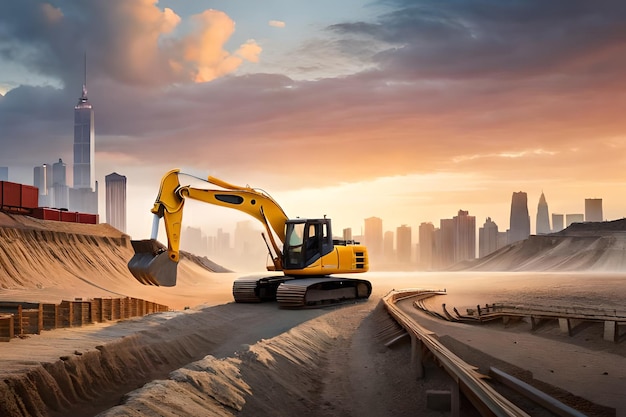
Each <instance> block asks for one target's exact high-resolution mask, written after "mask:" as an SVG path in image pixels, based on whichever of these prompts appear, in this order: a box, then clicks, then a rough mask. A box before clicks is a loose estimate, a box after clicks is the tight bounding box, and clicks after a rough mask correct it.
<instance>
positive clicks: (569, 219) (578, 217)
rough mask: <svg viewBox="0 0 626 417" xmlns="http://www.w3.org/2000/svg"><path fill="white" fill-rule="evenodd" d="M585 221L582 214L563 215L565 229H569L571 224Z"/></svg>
mask: <svg viewBox="0 0 626 417" xmlns="http://www.w3.org/2000/svg"><path fill="white" fill-rule="evenodd" d="M584 221H585V215H584V214H582V213H573V214H566V215H565V227H569V225H570V224H572V223H583V222H584Z"/></svg>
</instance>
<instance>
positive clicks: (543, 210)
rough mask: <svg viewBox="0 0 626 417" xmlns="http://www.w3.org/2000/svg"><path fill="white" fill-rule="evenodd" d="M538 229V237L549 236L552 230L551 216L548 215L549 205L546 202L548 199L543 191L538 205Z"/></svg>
mask: <svg viewBox="0 0 626 417" xmlns="http://www.w3.org/2000/svg"><path fill="white" fill-rule="evenodd" d="M536 229H537V230H536V234H538V235H545V234H548V233H550V231H551V230H552V229H551V228H550V214H549V213H548V203H547V202H546V197H545V196H544V195H543V191H542V192H541V197H539V204H537V225H536Z"/></svg>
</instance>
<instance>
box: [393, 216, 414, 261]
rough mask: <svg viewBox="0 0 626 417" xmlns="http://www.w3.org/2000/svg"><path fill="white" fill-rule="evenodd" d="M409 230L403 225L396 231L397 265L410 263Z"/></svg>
mask: <svg viewBox="0 0 626 417" xmlns="http://www.w3.org/2000/svg"><path fill="white" fill-rule="evenodd" d="M411 245H412V244H411V228H410V227H409V226H407V225H405V224H403V225H402V226H400V227H398V228H397V229H396V249H397V254H398V263H410V262H411Z"/></svg>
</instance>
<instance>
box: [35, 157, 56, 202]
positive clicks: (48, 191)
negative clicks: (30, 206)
mask: <svg viewBox="0 0 626 417" xmlns="http://www.w3.org/2000/svg"><path fill="white" fill-rule="evenodd" d="M33 185H34V186H35V187H37V188H38V190H39V202H38V203H39V207H50V206H52V205H54V203H53V199H52V197H53V194H52V190H53V188H52V165H50V164H42V165H39V166H36V167H35V168H33Z"/></svg>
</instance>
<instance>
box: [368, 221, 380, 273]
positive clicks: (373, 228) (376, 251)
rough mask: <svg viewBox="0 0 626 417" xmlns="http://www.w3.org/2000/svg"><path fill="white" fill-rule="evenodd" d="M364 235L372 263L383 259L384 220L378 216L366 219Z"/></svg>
mask: <svg viewBox="0 0 626 417" xmlns="http://www.w3.org/2000/svg"><path fill="white" fill-rule="evenodd" d="M364 235H365V242H364V243H365V245H366V246H367V251H368V255H369V258H370V264H371V265H375V264H376V263H378V262H380V261H381V259H382V255H383V220H382V219H380V218H378V217H369V218H367V219H365V233H364Z"/></svg>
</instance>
